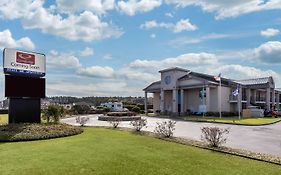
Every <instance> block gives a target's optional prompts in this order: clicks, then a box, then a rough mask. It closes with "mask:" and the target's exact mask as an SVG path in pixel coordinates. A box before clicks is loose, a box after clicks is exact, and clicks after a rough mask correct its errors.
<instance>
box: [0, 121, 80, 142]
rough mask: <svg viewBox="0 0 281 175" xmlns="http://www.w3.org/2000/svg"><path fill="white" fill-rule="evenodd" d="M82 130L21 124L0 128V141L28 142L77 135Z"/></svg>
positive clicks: (56, 125)
mask: <svg viewBox="0 0 281 175" xmlns="http://www.w3.org/2000/svg"><path fill="white" fill-rule="evenodd" d="M82 132H83V129H82V128H80V127H77V126H71V125H67V124H37V123H36V124H35V123H32V124H31V123H21V124H9V125H3V126H0V141H1V142H13V141H30V140H43V139H51V138H58V137H66V136H72V135H77V134H80V133H82Z"/></svg>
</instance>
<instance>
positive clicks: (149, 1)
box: [117, 0, 162, 16]
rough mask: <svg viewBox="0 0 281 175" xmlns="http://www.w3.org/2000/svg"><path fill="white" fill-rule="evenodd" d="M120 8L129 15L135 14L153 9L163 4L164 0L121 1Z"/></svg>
mask: <svg viewBox="0 0 281 175" xmlns="http://www.w3.org/2000/svg"><path fill="white" fill-rule="evenodd" d="M117 4H118V9H119V10H120V11H121V12H123V13H125V14H127V15H129V16H134V15H135V14H136V13H139V12H140V13H143V12H148V11H151V10H153V9H155V8H157V7H159V6H160V5H161V4H162V0H128V1H119V2H118V3H117Z"/></svg>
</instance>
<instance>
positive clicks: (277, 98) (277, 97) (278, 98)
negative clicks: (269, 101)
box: [276, 91, 280, 110]
mask: <svg viewBox="0 0 281 175" xmlns="http://www.w3.org/2000/svg"><path fill="white" fill-rule="evenodd" d="M276 95H277V96H276V109H277V110H279V100H280V94H279V92H278V91H277V94H276Z"/></svg>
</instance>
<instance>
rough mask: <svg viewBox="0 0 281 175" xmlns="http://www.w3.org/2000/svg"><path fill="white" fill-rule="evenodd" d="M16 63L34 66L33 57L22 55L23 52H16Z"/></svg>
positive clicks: (31, 55)
mask: <svg viewBox="0 0 281 175" xmlns="http://www.w3.org/2000/svg"><path fill="white" fill-rule="evenodd" d="M16 62H17V63H23V64H31V65H34V64H35V55H33V54H28V53H23V52H17V59H16Z"/></svg>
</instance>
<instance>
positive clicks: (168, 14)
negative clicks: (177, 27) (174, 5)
mask: <svg viewBox="0 0 281 175" xmlns="http://www.w3.org/2000/svg"><path fill="white" fill-rule="evenodd" d="M165 16H167V17H170V18H173V17H174V15H173V14H172V13H165Z"/></svg>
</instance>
